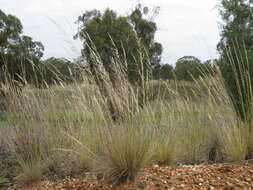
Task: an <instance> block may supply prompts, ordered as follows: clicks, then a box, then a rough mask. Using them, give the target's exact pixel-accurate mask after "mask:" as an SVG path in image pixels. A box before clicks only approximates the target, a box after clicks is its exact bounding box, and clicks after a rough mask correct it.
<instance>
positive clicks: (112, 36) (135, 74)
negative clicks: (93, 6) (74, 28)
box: [75, 6, 162, 82]
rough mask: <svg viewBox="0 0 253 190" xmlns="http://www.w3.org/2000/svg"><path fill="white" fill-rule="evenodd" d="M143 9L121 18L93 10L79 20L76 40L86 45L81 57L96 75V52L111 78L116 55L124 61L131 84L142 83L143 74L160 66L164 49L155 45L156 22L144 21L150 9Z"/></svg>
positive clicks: (107, 12) (139, 8)
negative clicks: (141, 74) (93, 58)
mask: <svg viewBox="0 0 253 190" xmlns="http://www.w3.org/2000/svg"><path fill="white" fill-rule="evenodd" d="M141 9H142V7H140V6H139V7H137V8H136V9H135V10H134V11H133V12H132V13H131V14H130V17H127V16H118V15H117V14H116V12H114V11H113V10H110V9H106V10H105V11H104V13H103V14H102V13H101V12H100V11H98V10H93V11H86V12H85V13H84V14H83V15H81V16H79V18H78V20H77V23H78V24H79V32H78V33H77V34H76V35H75V38H80V39H81V40H82V41H83V50H82V54H83V56H84V57H85V58H86V59H87V62H88V64H89V66H90V68H91V70H92V71H93V72H95V70H96V68H95V67H96V65H94V64H93V62H94V60H92V54H94V52H96V54H98V55H99V56H100V59H101V62H102V63H103V64H104V67H105V69H106V70H107V71H108V72H109V74H110V75H111V73H112V72H113V71H112V70H113V69H112V62H113V61H112V60H111V59H112V57H113V56H114V54H115V52H117V54H118V55H119V58H120V59H121V60H122V61H120V62H121V63H122V64H123V65H121V66H123V67H127V68H126V69H127V74H128V77H129V79H130V81H131V82H136V81H139V80H140V79H139V78H140V73H139V71H140V70H142V73H144V74H146V70H147V69H148V68H149V65H150V64H151V65H154V66H155V65H158V64H159V62H160V58H161V53H162V46H161V44H159V43H156V42H155V41H154V35H155V32H156V30H157V27H156V24H155V23H154V22H152V21H149V20H147V19H146V18H145V16H146V15H147V14H148V11H147V8H143V10H141ZM144 10H145V11H144ZM141 52H145V53H141ZM137 60H142V62H139V61H137ZM126 63H127V66H126ZM143 69H144V70H143Z"/></svg>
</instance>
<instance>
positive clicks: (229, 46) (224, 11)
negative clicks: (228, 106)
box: [217, 0, 253, 120]
mask: <svg viewBox="0 0 253 190" xmlns="http://www.w3.org/2000/svg"><path fill="white" fill-rule="evenodd" d="M220 16H221V18H222V20H223V23H224V24H223V25H222V29H221V40H220V42H219V44H218V46H217V48H218V50H219V52H220V54H221V61H220V64H219V65H220V69H221V72H222V74H223V77H224V79H225V81H226V85H227V88H228V90H229V92H230V95H231V96H232V99H233V103H234V106H235V108H236V110H237V112H238V115H239V116H240V117H241V118H242V119H244V120H245V119H246V117H247V116H246V115H248V114H250V113H248V112H249V104H248V103H249V99H248V98H247V96H249V94H247V93H246V92H248V91H249V90H250V89H249V86H248V85H245V84H244V83H245V80H246V78H245V77H248V76H246V75H245V74H246V73H245V71H246V70H247V71H246V72H249V73H248V74H249V76H250V78H251V79H250V80H251V81H250V83H251V85H252V77H253V65H252V64H253V46H252V44H253V36H252V31H253V15H252V1H248V0H231V1H228V0H222V1H221V5H220Z"/></svg>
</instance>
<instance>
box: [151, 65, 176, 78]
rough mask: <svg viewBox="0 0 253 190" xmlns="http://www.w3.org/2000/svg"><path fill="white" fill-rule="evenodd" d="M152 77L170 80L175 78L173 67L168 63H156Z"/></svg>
mask: <svg viewBox="0 0 253 190" xmlns="http://www.w3.org/2000/svg"><path fill="white" fill-rule="evenodd" d="M153 77H154V79H162V80H171V79H174V78H175V73H174V68H173V66H172V65H170V64H164V65H158V66H156V67H155V68H154V70H153Z"/></svg>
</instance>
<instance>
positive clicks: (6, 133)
mask: <svg viewBox="0 0 253 190" xmlns="http://www.w3.org/2000/svg"><path fill="white" fill-rule="evenodd" d="M158 13H159V7H156V8H154V9H153V11H149V9H148V8H147V7H142V6H141V5H138V6H137V7H136V8H135V9H134V10H133V12H132V13H131V14H129V15H128V16H119V15H117V13H116V12H115V11H113V10H110V9H106V10H105V11H104V12H103V13H102V12H100V11H98V10H93V11H86V12H85V13H84V14H83V15H81V16H80V17H78V20H77V24H78V32H77V34H76V35H75V37H74V38H75V39H77V38H79V39H80V40H81V41H82V43H83V49H82V50H81V54H82V56H80V57H79V58H78V59H77V60H75V61H74V62H71V61H68V60H67V59H58V58H54V57H52V58H49V59H47V60H44V61H42V60H41V58H42V56H43V50H44V46H43V45H42V44H41V43H40V42H37V41H33V40H32V38H31V37H29V36H25V35H23V33H22V24H21V22H20V21H19V19H18V18H16V17H15V16H12V15H7V14H5V13H4V12H3V11H1V10H0V187H1V185H3V184H8V183H13V182H17V183H20V184H29V183H31V182H34V181H38V180H43V179H54V178H55V177H57V178H60V177H65V176H71V175H75V174H84V173H86V172H89V173H91V174H92V175H94V176H96V178H97V179H99V180H101V181H103V182H106V183H110V184H113V185H118V184H121V183H124V182H127V181H134V180H135V179H136V178H137V177H138V175H139V174H140V173H141V171H142V169H143V168H145V167H148V166H150V165H153V164H155V165H157V164H158V165H179V164H199V163H209V162H210V163H215V162H235V161H241V160H246V159H253V122H252V121H253V120H252V114H253V92H252V81H253V79H252V77H253V72H252V71H253V70H252V68H253V66H252V64H253V62H252V61H253V56H252V55H253V53H252V52H253V51H252V27H253V24H252V23H253V22H252V3H251V1H246V0H239V1H238V0H231V1H227V0H222V1H221V8H220V15H221V16H222V19H223V21H224V26H223V28H222V33H221V36H222V39H221V41H220V43H219V44H218V47H217V48H218V50H219V52H220V58H219V59H215V60H209V61H206V62H203V63H202V62H201V60H199V59H198V58H196V57H194V56H184V57H182V58H180V59H178V61H177V62H176V63H175V68H174V67H173V66H171V65H169V64H160V61H161V55H162V45H161V44H160V43H158V42H156V41H155V33H156V31H157V29H158V27H157V26H156V23H155V22H153V21H152V19H151V20H150V19H149V18H154V17H155V16H156V15H157V14H158ZM238 35H239V36H238ZM240 35H242V36H240ZM241 39H242V40H241Z"/></svg>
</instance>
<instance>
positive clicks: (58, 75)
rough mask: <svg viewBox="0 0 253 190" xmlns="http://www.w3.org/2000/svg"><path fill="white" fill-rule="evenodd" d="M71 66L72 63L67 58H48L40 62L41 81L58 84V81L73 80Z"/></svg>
mask: <svg viewBox="0 0 253 190" xmlns="http://www.w3.org/2000/svg"><path fill="white" fill-rule="evenodd" d="M73 67H74V64H73V63H71V62H70V61H68V60H67V59H64V58H62V59H58V58H54V57H51V58H48V59H46V60H45V61H43V62H42V64H41V70H42V73H43V80H44V81H43V82H45V83H46V84H48V85H52V84H58V83H60V82H73V81H74V76H73V74H72V71H73Z"/></svg>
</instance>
